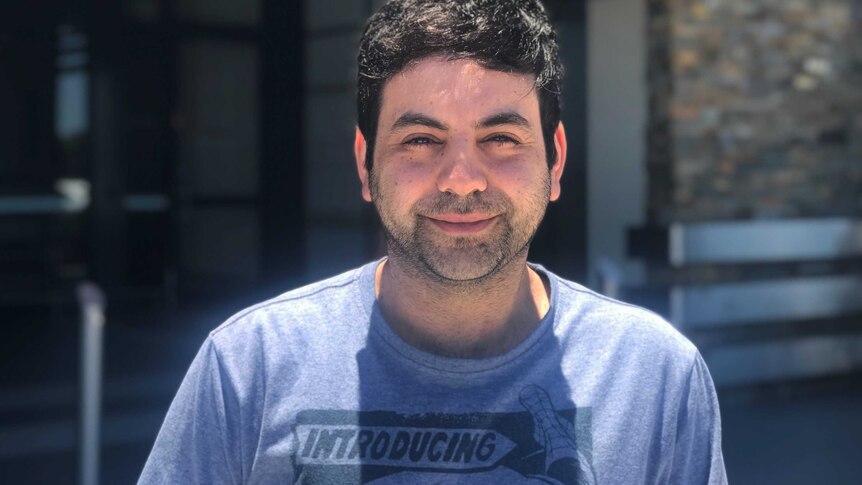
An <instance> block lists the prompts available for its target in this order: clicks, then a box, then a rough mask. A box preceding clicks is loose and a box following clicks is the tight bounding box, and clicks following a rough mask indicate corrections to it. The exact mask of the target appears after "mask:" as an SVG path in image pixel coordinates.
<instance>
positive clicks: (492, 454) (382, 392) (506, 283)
mask: <svg viewBox="0 0 862 485" xmlns="http://www.w3.org/2000/svg"><path fill="white" fill-rule="evenodd" d="M560 81H561V67H560V64H559V61H558V58H557V45H556V40H555V35H554V32H553V30H552V29H551V27H550V25H549V23H548V20H547V17H546V15H545V13H544V10H543V8H542V6H541V5H540V4H539V3H538V2H537V1H536V0H524V1H515V0H505V1H504V0H472V1H455V0H446V1H441V0H394V1H392V2H390V3H388V4H386V5H385V6H383V7H382V9H381V10H380V12H378V13H377V14H376V15H374V16H373V17H372V18H371V20H370V21H369V24H368V26H367V28H366V30H365V33H364V35H363V37H362V40H361V43H360V49H359V82H358V94H359V96H358V108H359V122H358V129H357V132H356V140H355V143H354V149H355V153H356V166H357V170H358V173H359V178H360V181H361V183H362V196H363V197H364V198H365V200H367V201H370V202H373V203H374V205H375V207H376V208H377V211H378V213H379V214H380V219H381V221H382V222H383V227H384V228H385V231H386V234H387V240H388V257H387V258H385V259H383V260H381V261H377V262H373V263H370V264H368V265H366V266H364V267H362V268H359V269H357V270H354V271H350V272H348V273H345V274H342V275H340V276H336V277H334V278H332V279H329V280H326V281H322V282H319V283H316V284H313V285H311V286H308V287H305V288H301V289H299V290H295V291H292V292H289V293H286V294H284V295H282V296H280V297H277V298H275V299H273V300H270V301H268V302H265V303H262V304H260V305H257V306H255V307H252V308H250V309H247V310H245V311H243V312H241V313H239V314H238V315H236V316H234V317H233V318H231V319H230V320H228V322H226V323H225V324H223V325H222V326H221V327H219V328H218V329H216V330H214V331H213V332H212V333H211V334H210V336H209V338H208V339H207V341H206V342H205V343H204V345H203V347H202V348H201V350H200V353H199V354H198V356H197V357H196V359H195V361H194V363H193V364H192V366H191V369H190V370H189V372H188V375H187V376H186V378H185V380H184V382H183V384H182V386H181V387H180V390H179V392H178V394H177V397H176V399H175V400H174V403H173V404H172V406H171V408H170V411H169V412H168V415H167V418H166V420H165V423H164V426H163V428H162V430H161V432H160V434H159V437H158V439H157V440H156V443H155V447H154V449H153V452H152V454H151V456H150V459H149V461H148V463H147V465H146V467H145V469H144V472H143V475H142V476H141V483H147V484H149V483H315V484H318V483H319V484H344V483H347V484H349V483H471V484H472V483H494V484H508V483H554V484H595V483H603V484H628V483H638V484H639V483H681V484H704V483H711V484H717V483H725V482H726V479H725V476H724V465H723V461H722V455H721V444H720V442H721V436H720V424H719V414H718V405H717V401H716V396H715V391H714V389H713V386H712V381H711V379H710V376H709V373H708V371H707V369H706V367H705V365H704V363H703V360H702V359H701V357H700V355H699V354H698V352H697V350H696V349H695V348H694V347H693V346H692V345H691V344H690V343H689V342H688V341H687V340H685V339H684V338H683V337H682V336H681V335H680V334H679V333H677V332H676V331H675V330H674V329H673V328H672V327H671V326H670V325H669V324H667V323H666V322H664V321H663V320H662V319H661V318H660V317H658V316H656V315H654V314H652V313H649V312H647V311H645V310H642V309H639V308H636V307H633V306H629V305H626V304H623V303H620V302H616V301H613V300H610V299H607V298H605V297H603V296H601V295H598V294H595V293H593V292H591V291H589V290H587V289H585V288H583V287H582V286H579V285H577V284H575V283H572V282H568V281H565V280H562V279H560V278H558V277H557V276H555V275H554V274H553V273H551V272H550V271H548V270H546V269H544V268H542V267H540V266H535V265H530V264H528V263H527V250H528V248H529V244H530V240H531V238H532V237H533V234H534V233H535V231H536V228H537V227H538V225H539V222H540V221H541V219H542V217H543V215H544V212H545V209H546V207H547V204H548V203H549V202H550V201H553V200H555V199H557V198H558V197H559V196H560V177H561V176H562V174H563V168H564V166H565V158H566V137H565V133H564V130H563V126H562V124H561V123H560V114H559V96H560V84H561V82H560Z"/></svg>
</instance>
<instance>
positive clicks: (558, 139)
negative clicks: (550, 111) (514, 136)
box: [550, 121, 566, 202]
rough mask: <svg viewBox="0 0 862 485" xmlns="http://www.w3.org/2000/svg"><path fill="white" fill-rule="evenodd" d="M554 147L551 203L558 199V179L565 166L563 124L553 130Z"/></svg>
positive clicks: (564, 133)
mask: <svg viewBox="0 0 862 485" xmlns="http://www.w3.org/2000/svg"><path fill="white" fill-rule="evenodd" d="M554 147H555V148H556V149H557V159H556V160H555V161H554V165H552V166H551V197H550V200H551V201H552V202H553V201H555V200H557V199H559V198H560V178H561V177H562V176H563V168H565V166H566V130H565V129H564V128H563V122H562V121H561V122H560V124H558V125H557V129H556V130H554Z"/></svg>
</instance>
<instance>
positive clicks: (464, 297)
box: [375, 252, 550, 358]
mask: <svg viewBox="0 0 862 485" xmlns="http://www.w3.org/2000/svg"><path fill="white" fill-rule="evenodd" d="M407 268H409V267H407ZM405 269H406V267H405V265H404V264H400V263H399V260H398V259H397V258H392V257H390V258H389V259H387V260H385V261H384V262H383V263H381V264H380V265H379V266H378V267H377V273H376V275H375V288H376V292H377V298H378V302H379V305H380V308H381V311H382V313H383V316H384V317H385V318H386V321H387V322H388V323H389V325H390V326H391V327H392V329H393V330H394V331H395V333H397V334H398V335H399V336H400V337H401V338H403V339H404V340H405V341H406V342H407V343H409V344H410V345H413V346H414V347H417V348H419V349H421V350H425V351H427V352H431V353H435V354H440V355H444V356H448V357H461V358H483V357H492V356H495V355H500V354H503V353H505V352H507V351H508V350H510V349H512V348H513V347H515V346H516V345H518V344H519V343H520V342H522V341H523V340H524V339H526V338H527V336H529V335H530V333H531V332H532V331H533V330H534V329H535V328H536V327H537V326H538V324H539V322H540V321H541V320H542V318H543V317H544V316H545V314H546V313H547V312H548V309H549V308H550V301H549V296H548V295H549V288H548V285H547V283H546V282H545V281H543V279H542V277H541V276H539V275H538V273H536V272H535V271H533V270H532V269H530V267H529V266H527V264H526V252H525V254H524V255H523V256H522V257H520V258H516V260H513V261H512V262H510V263H509V264H508V265H507V266H505V267H504V268H501V269H500V270H499V271H497V272H496V273H495V274H494V275H492V276H489V277H487V278H483V279H482V280H480V281H471V282H452V283H449V282H441V281H436V280H431V279H429V278H427V277H424V276H423V275H421V274H419V273H417V272H415V271H410V270H409V269H407V270H406V271H405Z"/></svg>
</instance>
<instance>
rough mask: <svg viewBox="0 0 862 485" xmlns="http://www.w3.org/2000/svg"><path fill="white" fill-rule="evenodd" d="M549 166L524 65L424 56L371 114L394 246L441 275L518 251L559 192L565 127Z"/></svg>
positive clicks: (373, 191) (465, 273)
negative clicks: (494, 66) (517, 68)
mask: <svg viewBox="0 0 862 485" xmlns="http://www.w3.org/2000/svg"><path fill="white" fill-rule="evenodd" d="M555 143H556V144H557V153H558V160H557V163H555V165H554V166H553V167H552V168H551V169H550V170H549V167H548V165H547V158H546V156H545V146H544V142H543V137H542V130H541V120H540V115H539V102H538V97H537V95H536V90H535V87H534V80H533V78H532V76H530V75H526V74H509V73H503V72H499V71H493V70H488V69H485V68H483V67H481V66H480V65H478V64H476V63H475V62H473V61H469V60H456V61H450V60H445V59H442V58H429V59H425V60H422V61H420V62H418V63H416V64H414V65H412V66H411V67H409V68H407V69H405V70H404V71H403V72H401V73H399V74H396V75H395V76H394V77H393V78H392V79H390V80H389V81H388V82H387V83H386V85H385V87H384V89H383V95H382V100H381V109H380V118H379V120H378V130H377V138H376V143H375V152H374V167H373V169H372V173H371V174H370V175H369V174H368V173H367V172H365V169H364V167H365V163H364V158H365V151H364V150H365V146H364V140H363V139H362V138H361V134H358V135H357V143H356V147H355V148H356V152H357V167H358V169H359V172H360V178H361V179H362V182H363V196H364V197H365V199H366V200H369V201H373V202H374V204H375V206H376V207H377V211H378V212H379V214H380V218H381V220H382V222H383V226H384V227H385V229H386V232H387V233H388V236H389V249H390V253H392V254H390V255H391V256H393V257H397V258H399V260H401V261H403V262H405V263H407V264H410V265H411V266H413V267H414V268H416V269H419V270H421V271H422V272H423V273H424V274H426V275H428V276H433V277H435V278H436V279H438V280H443V281H468V280H476V279H480V278H483V277H486V276H489V275H491V274H494V273H495V272H496V271H498V270H499V269H501V268H502V267H504V266H505V265H506V264H507V263H509V262H511V261H512V260H513V259H515V258H516V257H518V256H522V257H525V256H526V251H527V249H528V246H529V242H530V240H531V239H532V237H533V235H534V234H535V232H536V229H537V228H538V225H539V222H540V221H541V220H542V217H543V216H544V213H545V208H546V207H547V205H548V202H549V201H550V200H556V199H557V197H559V192H560V189H559V180H560V175H561V174H562V169H563V162H564V160H565V135H564V133H563V130H562V126H560V127H559V128H558V130H557V133H556V134H555Z"/></svg>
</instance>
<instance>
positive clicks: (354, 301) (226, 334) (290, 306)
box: [209, 266, 366, 348]
mask: <svg viewBox="0 0 862 485" xmlns="http://www.w3.org/2000/svg"><path fill="white" fill-rule="evenodd" d="M364 268H366V266H363V267H360V268H357V269H353V270H351V271H347V272H345V273H342V274H340V275H337V276H334V277H331V278H327V279H325V280H322V281H318V282H315V283H312V284H309V285H307V286H303V287H301V288H297V289H294V290H291V291H288V292H286V293H284V294H281V295H279V296H276V297H274V298H271V299H269V300H266V301H263V302H261V303H258V304H256V305H253V306H251V307H248V308H245V309H243V310H241V311H239V312H237V313H236V314H234V315H233V316H231V317H230V318H228V319H227V320H226V321H225V322H224V323H222V324H221V325H219V326H218V327H217V328H215V329H214V330H213V331H211V332H210V334H209V338H210V340H211V341H212V342H213V344H214V345H215V346H216V347H217V348H221V347H223V346H225V345H231V344H232V343H233V342H235V341H237V340H240V341H241V340H246V341H247V339H249V338H250V337H254V338H256V339H258V340H260V339H263V340H271V339H278V338H280V337H282V336H284V335H285V334H292V335H293V336H294V338H295V337H297V336H299V335H301V334H302V333H305V332H310V331H313V332H316V333H322V332H325V331H326V329H327V328H331V327H332V325H330V324H335V325H343V324H347V323H349V321H350V319H346V318H345V317H346V316H354V317H355V316H356V315H359V314H361V313H363V312H364V311H365V310H364V307H363V306H362V304H361V295H360V290H359V286H360V284H359V280H360V275H361V274H362V271H363V269H364ZM354 320H355V318H354Z"/></svg>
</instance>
